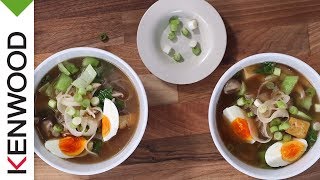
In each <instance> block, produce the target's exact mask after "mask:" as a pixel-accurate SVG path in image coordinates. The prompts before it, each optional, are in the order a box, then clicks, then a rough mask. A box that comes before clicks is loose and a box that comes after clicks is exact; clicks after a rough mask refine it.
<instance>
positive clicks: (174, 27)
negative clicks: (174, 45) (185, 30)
mask: <svg viewBox="0 0 320 180" xmlns="http://www.w3.org/2000/svg"><path fill="white" fill-rule="evenodd" d="M178 29H179V24H173V23H171V24H170V31H171V32H177V31H178Z"/></svg>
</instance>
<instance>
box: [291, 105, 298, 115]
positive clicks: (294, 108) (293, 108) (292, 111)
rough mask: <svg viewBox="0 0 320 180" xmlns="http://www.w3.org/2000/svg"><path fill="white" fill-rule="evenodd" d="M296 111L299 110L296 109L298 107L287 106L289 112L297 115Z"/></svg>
mask: <svg viewBox="0 0 320 180" xmlns="http://www.w3.org/2000/svg"><path fill="white" fill-rule="evenodd" d="M298 112H299V110H298V108H297V107H295V106H291V107H290V108H289V113H290V114H293V115H297V114H298Z"/></svg>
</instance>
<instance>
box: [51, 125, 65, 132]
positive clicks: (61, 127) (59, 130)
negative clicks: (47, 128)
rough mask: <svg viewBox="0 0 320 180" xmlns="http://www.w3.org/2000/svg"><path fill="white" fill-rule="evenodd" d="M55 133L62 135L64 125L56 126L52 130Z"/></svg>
mask: <svg viewBox="0 0 320 180" xmlns="http://www.w3.org/2000/svg"><path fill="white" fill-rule="evenodd" d="M52 129H53V130H54V131H55V132H57V133H61V132H62V131H63V125H62V124H59V123H57V124H55V125H54V126H53V128H52Z"/></svg>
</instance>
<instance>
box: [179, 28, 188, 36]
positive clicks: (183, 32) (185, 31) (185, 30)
mask: <svg viewBox="0 0 320 180" xmlns="http://www.w3.org/2000/svg"><path fill="white" fill-rule="evenodd" d="M181 33H182V34H183V35H184V36H185V37H190V31H189V30H188V29H187V28H182V30H181Z"/></svg>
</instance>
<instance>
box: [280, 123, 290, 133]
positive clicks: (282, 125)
mask: <svg viewBox="0 0 320 180" xmlns="http://www.w3.org/2000/svg"><path fill="white" fill-rule="evenodd" d="M289 128H290V124H289V122H287V121H285V122H283V123H281V124H280V125H279V131H285V130H287V129H289Z"/></svg>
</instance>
